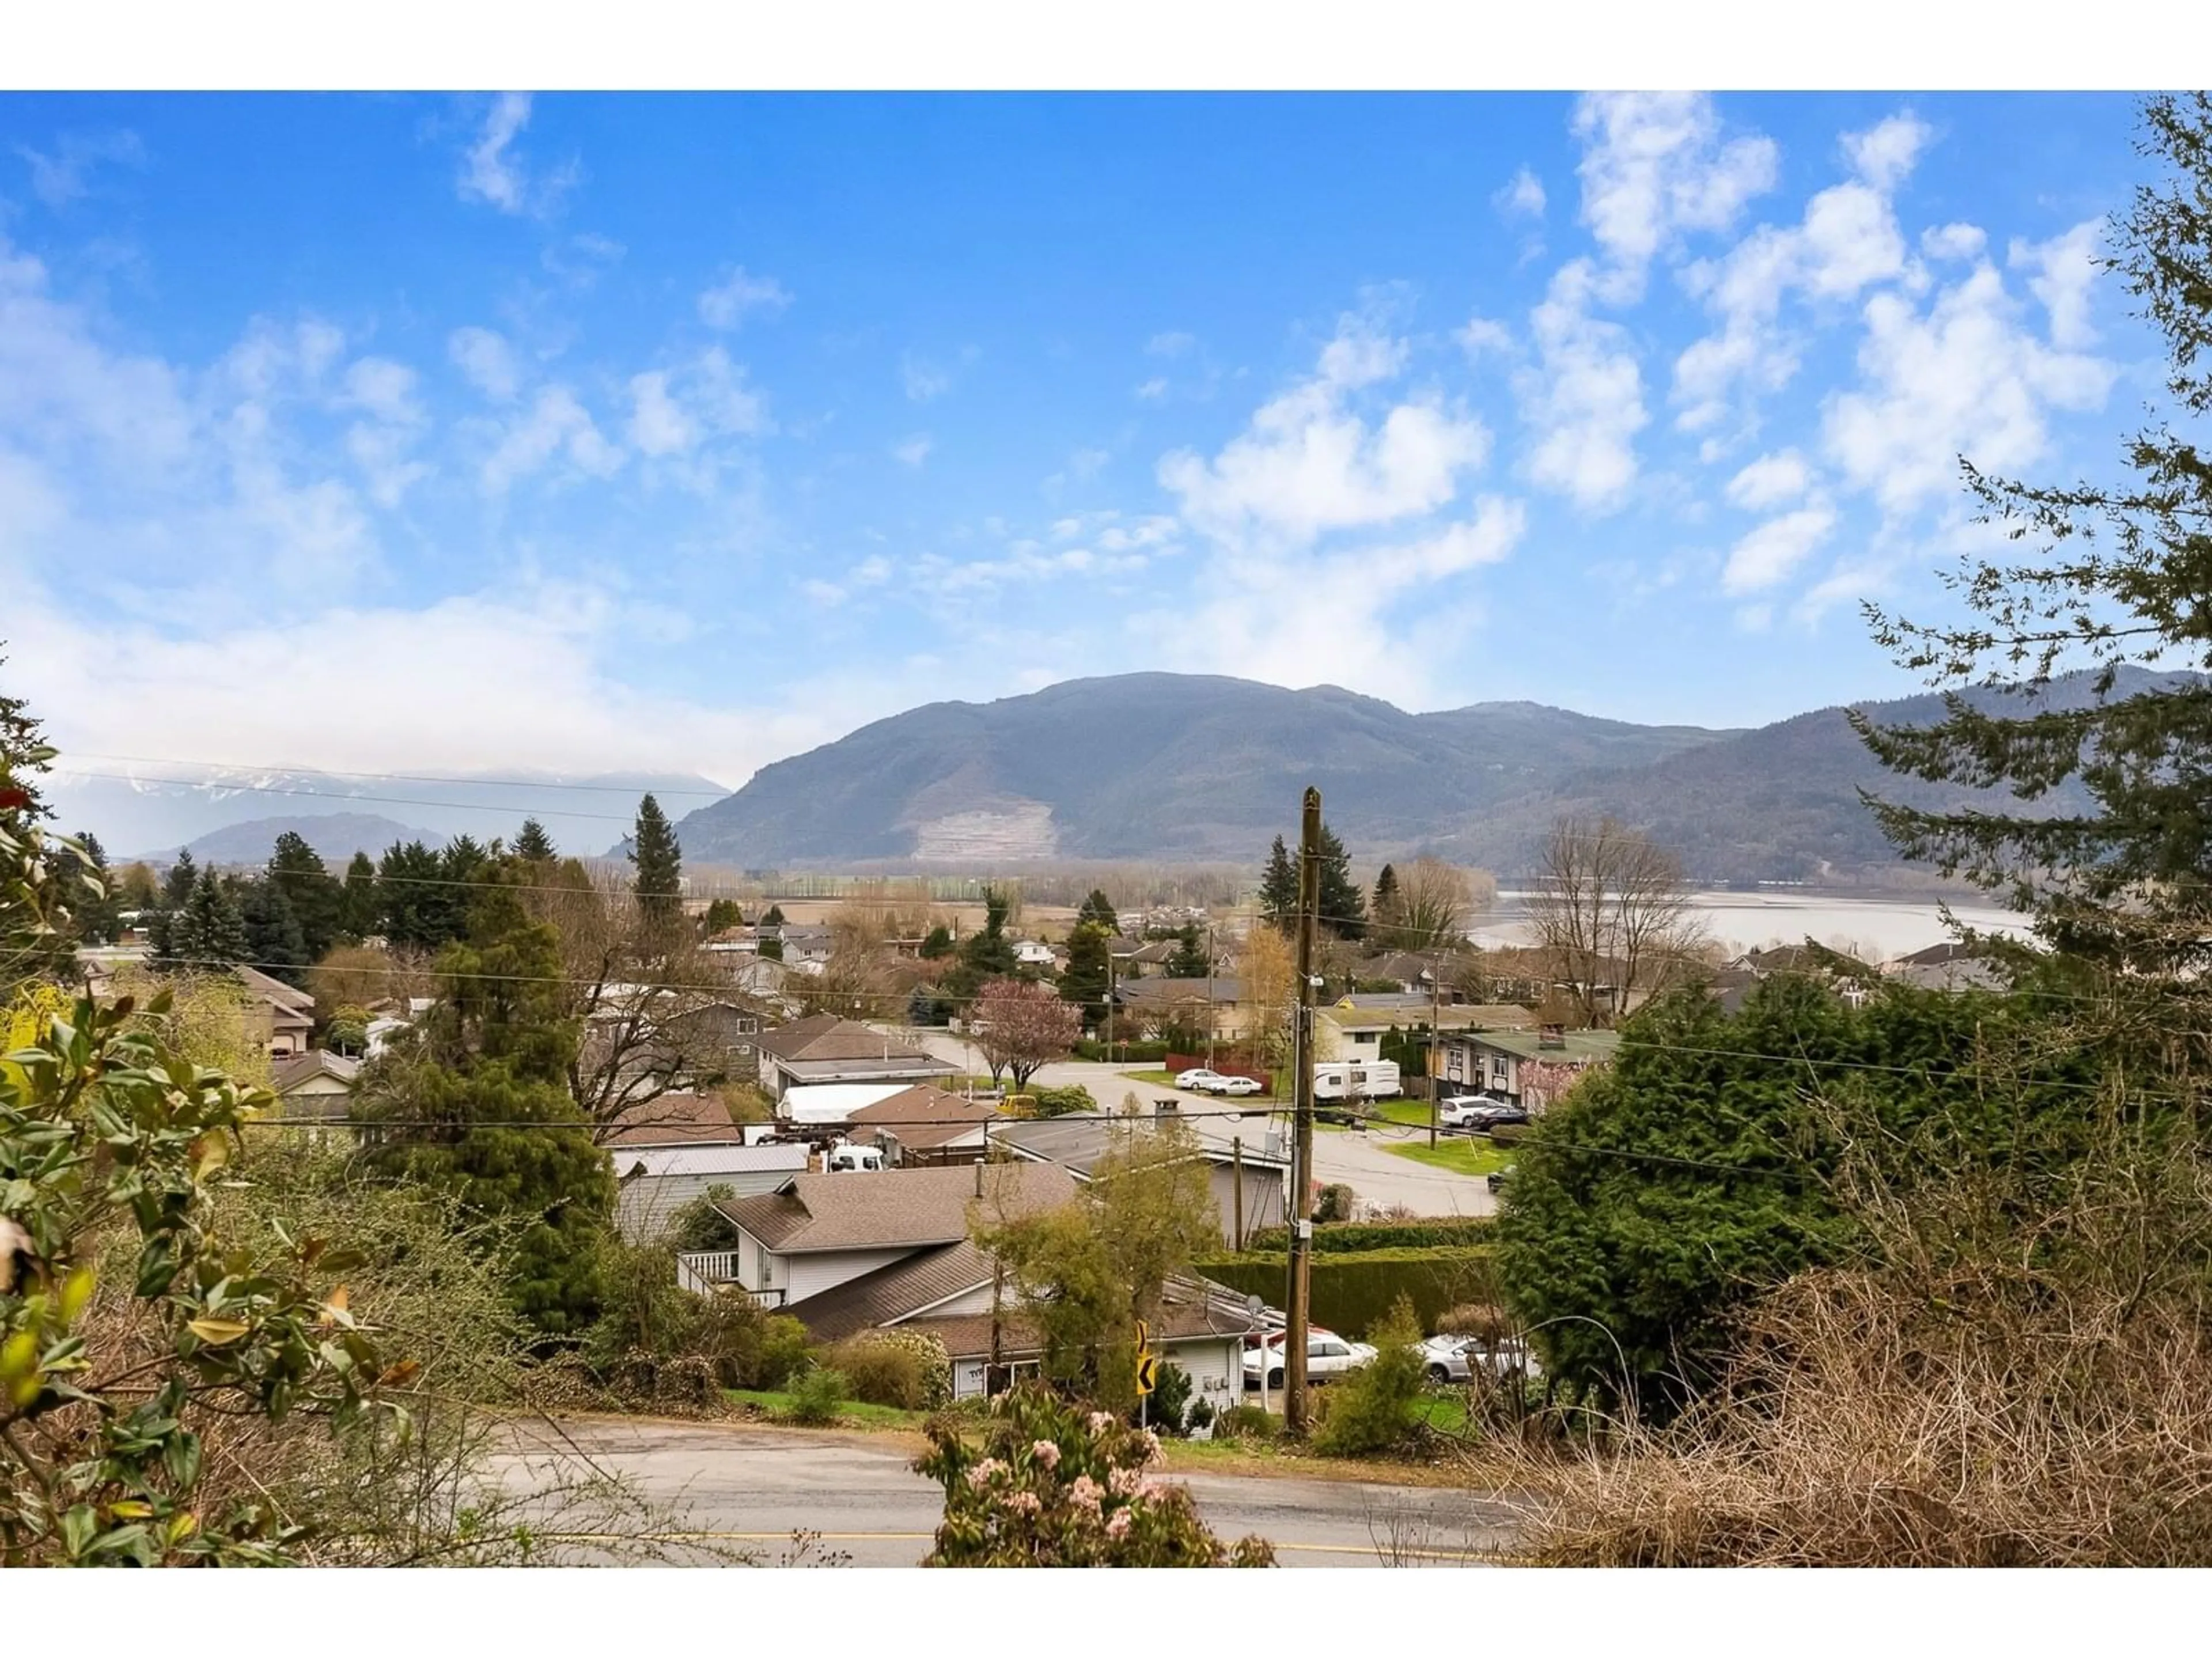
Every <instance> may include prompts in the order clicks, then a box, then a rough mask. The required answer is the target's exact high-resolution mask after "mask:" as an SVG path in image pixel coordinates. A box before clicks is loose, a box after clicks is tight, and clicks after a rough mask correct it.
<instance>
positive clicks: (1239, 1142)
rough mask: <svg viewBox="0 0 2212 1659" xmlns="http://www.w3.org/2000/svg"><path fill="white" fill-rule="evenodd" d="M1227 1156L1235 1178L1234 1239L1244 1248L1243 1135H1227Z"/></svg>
mask: <svg viewBox="0 0 2212 1659" xmlns="http://www.w3.org/2000/svg"><path fill="white" fill-rule="evenodd" d="M1229 1158H1230V1162H1231V1164H1232V1165H1233V1166H1234V1171H1233V1172H1234V1174H1235V1176H1236V1180H1237V1231H1236V1233H1235V1239H1236V1248H1237V1249H1240V1250H1241V1249H1243V1248H1244V1137H1243V1135H1231V1136H1230V1137H1229Z"/></svg>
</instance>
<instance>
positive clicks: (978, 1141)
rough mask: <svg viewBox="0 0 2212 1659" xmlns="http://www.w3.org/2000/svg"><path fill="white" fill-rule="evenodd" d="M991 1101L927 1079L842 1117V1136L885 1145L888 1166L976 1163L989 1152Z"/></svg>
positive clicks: (995, 1112)
mask: <svg viewBox="0 0 2212 1659" xmlns="http://www.w3.org/2000/svg"><path fill="white" fill-rule="evenodd" d="M998 1118H999V1108H998V1104H997V1103H996V1101H995V1100H971V1099H969V1097H967V1096H965V1095H954V1094H947V1093H946V1092H945V1091H944V1090H942V1089H939V1088H937V1087H935V1086H933V1085H930V1084H927V1083H917V1084H915V1085H914V1086H913V1087H912V1088H908V1089H902V1090H900V1091H898V1093H896V1094H895V1095H890V1096H887V1097H885V1098H884V1099H882V1100H879V1101H877V1102H876V1103H874V1104H872V1105H869V1106H864V1107H862V1108H861V1109H860V1110H859V1111H857V1112H854V1114H853V1115H851V1116H850V1117H849V1118H848V1119H847V1120H846V1124H847V1128H846V1133H847V1138H848V1139H851V1140H854V1141H855V1142H858V1143H859V1144H860V1145H862V1146H880V1147H882V1148H883V1149H884V1162H885V1163H886V1164H889V1165H890V1167H891V1168H892V1169H895V1170H900V1169H909V1168H920V1167H922V1166H925V1165H928V1164H978V1163H981V1161H982V1160H983V1158H985V1156H986V1155H987V1153H988V1152H989V1151H990V1140H989V1135H988V1130H989V1128H990V1126H991V1124H992V1123H993V1122H994V1121H998Z"/></svg>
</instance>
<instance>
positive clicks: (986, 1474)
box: [968, 1457, 1006, 1492]
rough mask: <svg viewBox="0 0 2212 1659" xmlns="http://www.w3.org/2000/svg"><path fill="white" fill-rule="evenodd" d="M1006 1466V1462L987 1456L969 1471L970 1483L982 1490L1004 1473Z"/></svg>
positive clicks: (979, 1490) (977, 1489)
mask: <svg viewBox="0 0 2212 1659" xmlns="http://www.w3.org/2000/svg"><path fill="white" fill-rule="evenodd" d="M1005 1472H1006V1465H1005V1464H1004V1463H1001V1462H1000V1461H999V1460H998V1459H997V1458H995V1457H987V1458H985V1459H984V1460H983V1461H982V1462H980V1463H978V1464H976V1465H975V1468H972V1469H970V1470H969V1471H968V1484H969V1486H972V1487H974V1488H975V1490H976V1491H977V1492H981V1491H982V1490H983V1488H984V1487H986V1486H989V1485H990V1484H991V1482H992V1481H993V1480H995V1479H997V1478H998V1477H999V1476H1000V1474H1004V1473H1005Z"/></svg>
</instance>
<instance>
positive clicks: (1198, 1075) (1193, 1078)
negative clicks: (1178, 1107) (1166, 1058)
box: [1175, 1066, 1221, 1093]
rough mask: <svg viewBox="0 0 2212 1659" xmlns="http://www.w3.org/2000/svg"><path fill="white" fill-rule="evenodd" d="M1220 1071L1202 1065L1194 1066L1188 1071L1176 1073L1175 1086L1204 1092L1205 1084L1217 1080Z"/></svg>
mask: <svg viewBox="0 0 2212 1659" xmlns="http://www.w3.org/2000/svg"><path fill="white" fill-rule="evenodd" d="M1220 1077H1221V1073H1218V1072H1216V1071H1213V1070H1211V1069H1210V1068H1208V1067H1206V1066H1192V1067H1191V1068H1190V1070H1188V1072H1177V1073H1176V1080H1175V1083H1176V1088H1178V1089H1192V1090H1196V1091H1199V1092H1200V1093H1204V1092H1205V1091H1206V1087H1207V1085H1210V1084H1212V1083H1215V1082H1218V1081H1219V1079H1220Z"/></svg>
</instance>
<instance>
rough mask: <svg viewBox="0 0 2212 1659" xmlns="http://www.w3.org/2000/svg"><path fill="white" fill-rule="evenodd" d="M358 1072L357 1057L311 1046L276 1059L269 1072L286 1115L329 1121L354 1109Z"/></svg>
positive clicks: (359, 1073) (271, 1084) (272, 1085)
mask: <svg viewBox="0 0 2212 1659" xmlns="http://www.w3.org/2000/svg"><path fill="white" fill-rule="evenodd" d="M360 1075H361V1062H360V1061H359V1060H349V1059H347V1058H346V1057H345V1056H344V1055H343V1054H332V1053H331V1051H330V1050H329V1049H327V1048H310V1049H309V1050H307V1053H306V1054H295V1055H293V1056H292V1057H291V1058H290V1059H289V1060H278V1061H277V1062H276V1066H275V1068H274V1069H273V1070H272V1071H271V1073H270V1087H271V1088H272V1089H274V1090H275V1091H276V1098H277V1099H278V1100H279V1101H281V1102H283V1115H285V1116H286V1117H288V1118H293V1119H313V1120H321V1121H330V1120H332V1119H337V1118H343V1117H344V1116H346V1115H348V1114H349V1112H350V1111H351V1110H352V1109H353V1085H354V1079H356V1078H358V1077H359V1076H360Z"/></svg>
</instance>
